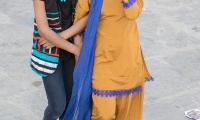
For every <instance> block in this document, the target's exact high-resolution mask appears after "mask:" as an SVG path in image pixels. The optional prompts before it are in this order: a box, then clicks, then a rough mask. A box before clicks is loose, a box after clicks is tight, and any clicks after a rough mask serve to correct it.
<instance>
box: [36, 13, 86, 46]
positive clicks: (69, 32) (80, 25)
mask: <svg viewBox="0 0 200 120" xmlns="http://www.w3.org/2000/svg"><path fill="white" fill-rule="evenodd" d="M87 21H88V15H86V16H85V17H83V18H82V19H80V20H79V21H77V22H76V23H75V24H74V25H72V26H71V27H70V28H68V29H66V30H64V31H63V32H61V33H60V34H59V35H60V36H61V37H62V38H64V39H68V38H70V37H72V36H74V35H76V34H78V33H81V32H82V31H84V29H85V27H86V24H87ZM75 41H76V40H75ZM78 41H80V40H78ZM40 44H41V45H43V47H45V48H46V49H49V48H52V47H54V46H55V45H53V44H52V43H51V42H49V41H48V40H45V39H43V38H42V39H41V40H40ZM75 45H76V44H75Z"/></svg>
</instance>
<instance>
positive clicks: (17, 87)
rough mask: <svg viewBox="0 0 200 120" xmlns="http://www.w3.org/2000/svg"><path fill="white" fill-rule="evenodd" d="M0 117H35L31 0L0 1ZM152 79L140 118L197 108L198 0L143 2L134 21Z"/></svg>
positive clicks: (176, 119)
mask: <svg viewBox="0 0 200 120" xmlns="http://www.w3.org/2000/svg"><path fill="white" fill-rule="evenodd" d="M0 21H1V22H0V120H41V118H42V115H43V110H44V108H45V106H46V105H47V103H46V97H45V92H44V89H43V85H42V81H41V78H40V77H38V76H36V75H35V74H34V73H33V72H32V71H31V69H30V67H29V59H30V53H31V42H32V31H33V9H32V0H17V1H16V0H0ZM138 26H139V29H140V35H141V45H142V48H143V53H144V55H145V59H146V62H147V65H148V67H149V70H150V72H151V73H152V76H153V77H154V78H155V81H154V82H150V83H146V89H145V104H144V117H143V120H188V118H186V117H185V116H184V111H186V110H188V109H193V108H200V1H199V0H145V6H144V9H143V13H142V15H141V16H140V18H139V19H138Z"/></svg>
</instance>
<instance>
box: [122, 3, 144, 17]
mask: <svg viewBox="0 0 200 120" xmlns="http://www.w3.org/2000/svg"><path fill="white" fill-rule="evenodd" d="M143 5H144V2H143V0H123V7H124V12H125V15H126V17H127V18H128V19H130V20H136V19H137V18H138V16H139V15H140V13H141V11H142V7H143Z"/></svg>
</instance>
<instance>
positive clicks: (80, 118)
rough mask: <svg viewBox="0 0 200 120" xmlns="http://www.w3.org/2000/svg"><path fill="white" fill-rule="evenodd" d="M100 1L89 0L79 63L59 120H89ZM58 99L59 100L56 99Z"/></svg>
mask: <svg viewBox="0 0 200 120" xmlns="http://www.w3.org/2000/svg"><path fill="white" fill-rule="evenodd" d="M102 3H103V1H102V0H91V4H90V12H89V18H88V24H87V27H86V31H85V35H84V40H83V46H82V50H81V54H80V56H79V61H78V63H77V66H76V68H75V70H74V86H73V91H72V96H71V99H70V102H69V105H68V107H67V110H66V111H65V113H64V115H63V116H62V117H61V118H60V120H90V119H91V112H92V98H91V95H92V72H93V64H94V54H95V44H96V31H97V27H98V22H99V17H100V13H101V8H102ZM58 99H59V98H58Z"/></svg>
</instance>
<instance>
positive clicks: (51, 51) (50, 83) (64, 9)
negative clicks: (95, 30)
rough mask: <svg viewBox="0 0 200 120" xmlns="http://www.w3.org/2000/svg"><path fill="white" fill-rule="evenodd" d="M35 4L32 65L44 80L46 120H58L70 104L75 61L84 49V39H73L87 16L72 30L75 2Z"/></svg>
mask: <svg viewBox="0 0 200 120" xmlns="http://www.w3.org/2000/svg"><path fill="white" fill-rule="evenodd" d="M33 3H34V13H35V19H34V32H33V45H32V55H31V61H30V65H31V68H32V70H33V71H34V72H35V73H36V74H38V75H39V76H41V77H42V79H43V83H44V88H45V91H46V95H47V99H48V106H47V108H46V110H45V112H44V117H43V120H56V119H58V118H59V117H60V116H61V115H62V114H63V112H64V111H65V109H66V107H67V105H68V102H69V100H70V97H71V91H72V86H73V70H74V66H75V57H76V58H77V57H78V56H79V53H80V49H81V36H77V37H75V39H74V40H73V39H72V38H70V36H73V35H74V34H77V33H80V32H81V31H83V29H84V28H85V25H86V22H87V16H86V17H84V18H83V19H81V20H80V21H79V22H77V23H76V24H75V25H74V26H73V27H71V28H69V27H70V26H71V25H72V23H73V12H74V6H75V5H76V0H67V1H66V0H33ZM77 26H79V27H78V28H79V29H78V30H77V29H75V28H77ZM67 28H69V29H68V30H66V29H67ZM64 30H66V31H64ZM68 38H69V39H68ZM73 42H74V44H73Z"/></svg>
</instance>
